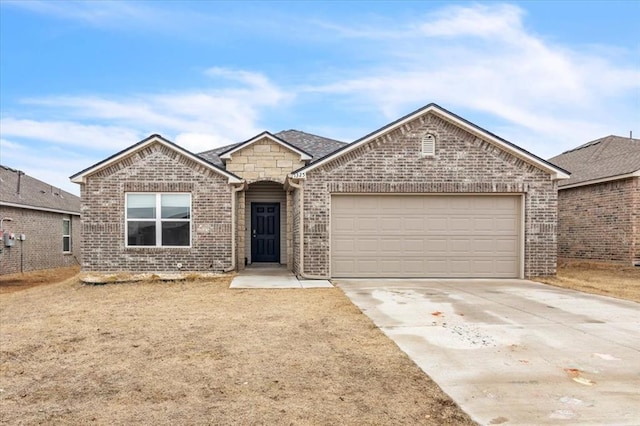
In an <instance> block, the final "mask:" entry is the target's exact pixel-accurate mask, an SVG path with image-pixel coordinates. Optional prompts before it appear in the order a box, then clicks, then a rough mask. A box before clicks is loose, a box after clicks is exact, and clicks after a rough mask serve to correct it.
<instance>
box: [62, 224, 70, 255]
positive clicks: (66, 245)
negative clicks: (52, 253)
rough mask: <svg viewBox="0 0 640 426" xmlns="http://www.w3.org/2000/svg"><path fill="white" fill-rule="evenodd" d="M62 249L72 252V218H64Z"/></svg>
mask: <svg viewBox="0 0 640 426" xmlns="http://www.w3.org/2000/svg"><path fill="white" fill-rule="evenodd" d="M62 251H63V252H64V253H71V219H62Z"/></svg>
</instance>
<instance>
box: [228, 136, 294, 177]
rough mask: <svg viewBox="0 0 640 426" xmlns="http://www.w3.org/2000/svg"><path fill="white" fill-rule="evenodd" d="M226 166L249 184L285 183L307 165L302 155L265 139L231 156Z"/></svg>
mask: <svg viewBox="0 0 640 426" xmlns="http://www.w3.org/2000/svg"><path fill="white" fill-rule="evenodd" d="M225 165H226V169H227V170H228V171H230V172H231V173H234V174H236V175H238V176H241V177H243V178H244V179H246V181H247V182H248V183H252V182H257V181H259V180H271V181H275V182H279V183H284V180H285V178H286V176H287V174H289V173H291V172H292V171H293V170H296V169H299V168H301V167H303V166H304V165H305V163H304V162H303V161H300V154H297V153H295V152H293V151H291V150H290V149H288V148H287V147H285V146H282V145H280V144H278V143H276V142H273V141H272V140H270V139H268V138H266V137H265V138H263V139H260V140H258V141H256V142H253V143H252V144H250V145H249V146H246V147H244V148H242V149H240V150H238V151H236V152H234V153H233V154H231V158H230V159H227V160H226V163H225Z"/></svg>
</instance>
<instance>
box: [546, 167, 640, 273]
mask: <svg viewBox="0 0 640 426" xmlns="http://www.w3.org/2000/svg"><path fill="white" fill-rule="evenodd" d="M558 212H559V214H558V256H559V257H561V258H569V259H589V260H602V261H613V262H624V263H631V262H634V261H640V178H628V179H621V180H616V181H612V182H604V183H597V184H593V185H585V186H578V187H575V188H568V189H560V191H559V193H558Z"/></svg>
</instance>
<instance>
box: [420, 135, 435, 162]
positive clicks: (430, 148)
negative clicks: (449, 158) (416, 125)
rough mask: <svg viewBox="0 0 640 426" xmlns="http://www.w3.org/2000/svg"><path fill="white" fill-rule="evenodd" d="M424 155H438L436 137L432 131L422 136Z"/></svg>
mask: <svg viewBox="0 0 640 426" xmlns="http://www.w3.org/2000/svg"><path fill="white" fill-rule="evenodd" d="M422 155H423V156H429V157H432V156H434V155H436V137H435V136H433V135H432V134H431V133H427V134H426V135H424V136H423V137H422Z"/></svg>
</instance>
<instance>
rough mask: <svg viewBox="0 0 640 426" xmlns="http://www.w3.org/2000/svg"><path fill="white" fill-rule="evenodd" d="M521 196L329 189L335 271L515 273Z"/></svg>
mask: <svg viewBox="0 0 640 426" xmlns="http://www.w3.org/2000/svg"><path fill="white" fill-rule="evenodd" d="M520 244H521V237H520V196H492V195H470V196H467V195H460V196H457V195H392V196H385V195H335V196H333V197H332V205H331V259H332V260H331V268H332V275H333V276H334V277H518V276H519V263H520Z"/></svg>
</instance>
